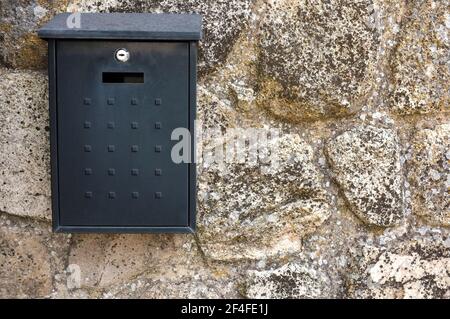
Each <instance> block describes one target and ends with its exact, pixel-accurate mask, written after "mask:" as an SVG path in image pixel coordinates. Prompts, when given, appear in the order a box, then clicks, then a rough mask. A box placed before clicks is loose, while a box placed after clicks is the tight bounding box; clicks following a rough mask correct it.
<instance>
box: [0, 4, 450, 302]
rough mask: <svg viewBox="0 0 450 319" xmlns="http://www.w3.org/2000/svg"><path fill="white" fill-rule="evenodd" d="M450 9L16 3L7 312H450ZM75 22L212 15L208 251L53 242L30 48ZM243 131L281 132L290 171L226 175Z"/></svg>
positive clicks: (140, 242) (203, 183)
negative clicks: (133, 303)
mask: <svg viewBox="0 0 450 319" xmlns="http://www.w3.org/2000/svg"><path fill="white" fill-rule="evenodd" d="M447 7H448V1H440V0H439V1H438V0H435V1H432V0H418V1H391V0H355V1H337V0H329V1H325V0H312V1H305V0H299V1H297V0H277V1H274V0H233V1H224V0H220V1H200V0H188V1H181V0H137V1H132V0H105V1H97V0H18V1H12V0H3V1H2V2H1V4H0V65H1V66H2V68H0V127H1V129H0V145H1V148H0V172H1V173H0V270H1V271H0V282H1V285H0V297H49V298H197V297H206V298H213V297H214V298H239V297H258V298H259V297H274V298H326V297H331V298H360V297H370V298H374V297H375V298H390V297H395V298H411V297H417V298H450V292H449V287H450V283H449V274H450V269H449V259H450V256H449V247H450V233H449V209H448V207H449V202H448V198H449V194H448V192H449V181H448V174H449V160H450V155H449V153H448V149H449V142H448V141H449V136H448V135H449V127H448V123H449V115H450V113H449V112H448V97H449V86H448V82H449V71H448V70H449V64H448V56H449V50H448V46H449V44H448V30H449V27H450V20H449V15H448V10H447ZM74 10H80V11H85V12H98V11H101V12H197V13H201V14H203V15H204V25H203V26H204V36H205V37H204V39H203V41H202V42H201V43H200V56H199V70H200V76H199V83H198V84H199V85H198V109H197V111H198V112H197V113H198V118H199V119H200V120H201V121H202V123H203V129H208V130H212V132H213V134H212V135H210V136H204V139H203V140H202V141H199V144H198V146H199V148H200V149H202V150H204V151H205V152H203V155H204V156H203V157H201V158H200V160H199V162H198V165H197V168H198V190H199V191H198V232H197V234H196V235H181V234H180V235H161V234H160V235H150V234H146V235H143V234H142V235H132V234H128V235H125V234H123V235H120V234H116V235H113V234H74V235H73V236H71V235H58V234H53V233H51V232H50V223H49V221H50V187H49V159H48V155H49V154H48V153H49V152H48V149H49V147H48V115H47V113H48V110H47V93H46V90H47V81H46V74H45V64H46V63H45V57H46V46H45V42H44V41H41V40H39V39H38V38H37V37H36V35H35V33H34V31H35V30H36V29H37V28H39V26H40V25H42V24H43V23H44V22H45V21H46V20H48V19H49V18H51V16H53V14H55V13H57V12H63V11H74ZM5 66H7V67H9V69H7V68H5ZM18 68H19V69H21V70H18ZM32 69H41V71H42V72H36V71H32ZM241 128H243V129H248V128H258V129H263V128H264V129H265V130H266V131H267V132H270V133H274V132H275V130H278V131H279V132H280V135H279V137H277V138H274V139H273V140H272V142H271V143H269V148H270V146H273V145H275V144H276V142H279V143H280V144H279V146H280V147H279V148H278V150H276V151H274V153H273V154H278V163H279V164H280V166H271V165H270V162H269V163H267V162H266V161H265V160H266V159H267V156H268V155H269V154H270V155H272V152H271V151H267V150H263V156H262V158H258V159H257V160H256V161H255V158H254V157H252V156H250V155H249V154H241V156H240V157H239V160H238V161H225V162H224V163H221V162H214V161H212V160H211V159H213V158H214V156H215V155H216V154H217V152H216V151H217V146H222V145H224V144H226V143H227V142H229V141H230V138H231V136H232V134H233V132H230V131H229V129H237V131H234V133H236V134H238V136H245V134H246V132H245V131H242V130H241ZM210 133H211V132H210ZM220 133H222V134H224V135H221V134H220ZM225 133H227V134H225ZM229 133H231V135H229ZM218 153H220V152H218ZM263 159H264V160H263ZM403 176H407V177H408V178H407V180H406V181H403ZM332 179H334V181H335V183H330V181H331V180H332ZM13 215H16V216H13ZM356 216H357V217H359V218H357V217H356ZM361 220H362V221H363V222H361ZM371 225H376V226H383V227H385V226H389V227H386V228H380V227H368V226H371Z"/></svg>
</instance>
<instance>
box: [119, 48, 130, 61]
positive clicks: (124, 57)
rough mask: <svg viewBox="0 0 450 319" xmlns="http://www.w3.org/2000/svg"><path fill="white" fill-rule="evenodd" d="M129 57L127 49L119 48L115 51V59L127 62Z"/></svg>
mask: <svg viewBox="0 0 450 319" xmlns="http://www.w3.org/2000/svg"><path fill="white" fill-rule="evenodd" d="M129 59H130V52H128V50H127V49H119V50H117V51H116V60H117V61H120V62H127V61H128V60H129Z"/></svg>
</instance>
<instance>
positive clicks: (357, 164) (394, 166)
mask: <svg viewBox="0 0 450 319" xmlns="http://www.w3.org/2000/svg"><path fill="white" fill-rule="evenodd" d="M326 151H327V155H328V156H327V157H328V160H329V164H330V166H331V169H332V172H333V175H334V178H335V180H336V182H337V183H338V185H339V187H340V188H341V190H342V192H343V194H344V196H345V198H346V200H347V201H348V203H349V205H350V206H351V210H352V211H353V212H354V213H355V214H356V215H357V216H358V217H359V218H360V219H362V220H363V221H364V222H366V223H368V224H372V225H377V226H384V227H387V226H392V225H395V224H397V223H399V222H400V220H401V219H402V217H403V188H402V187H403V179H402V167H401V164H400V148H399V145H398V138H397V135H396V133H395V131H393V130H391V129H385V128H380V127H375V126H356V127H354V128H352V129H350V130H348V131H345V132H343V133H342V134H340V135H338V136H336V137H335V138H333V139H331V140H330V141H329V142H328V144H327V147H326Z"/></svg>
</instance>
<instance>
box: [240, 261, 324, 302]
mask: <svg viewBox="0 0 450 319" xmlns="http://www.w3.org/2000/svg"><path fill="white" fill-rule="evenodd" d="M243 294H244V296H246V297H248V298H270V299H274V298H275V299H283V298H297V299H298V298H327V297H330V280H329V278H328V276H327V275H326V274H324V273H322V272H321V271H320V270H318V269H314V268H312V267H308V265H307V264H304V263H289V264H286V265H284V266H282V267H280V268H277V269H272V270H264V271H250V272H249V274H248V276H247V279H246V282H245V283H244V284H243Z"/></svg>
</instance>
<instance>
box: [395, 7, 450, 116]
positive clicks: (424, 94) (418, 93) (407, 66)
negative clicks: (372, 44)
mask: <svg viewBox="0 0 450 319" xmlns="http://www.w3.org/2000/svg"><path fill="white" fill-rule="evenodd" d="M448 5H449V4H448V1H445V0H443V1H429V0H421V1H412V2H409V3H408V6H407V10H406V12H405V14H404V19H403V21H402V26H401V27H402V32H401V34H400V40H399V43H398V45H397V46H396V48H395V51H394V54H393V57H392V60H391V62H390V64H391V68H392V81H393V85H392V93H391V104H392V108H393V109H394V110H396V111H397V112H399V113H402V114H411V113H429V112H432V111H439V110H445V111H449V110H450V109H449V96H450V88H449V85H448V83H449V82H450V65H449V52H450V51H449V49H450V42H449V41H450V40H449V29H450V19H449V13H448Z"/></svg>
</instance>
